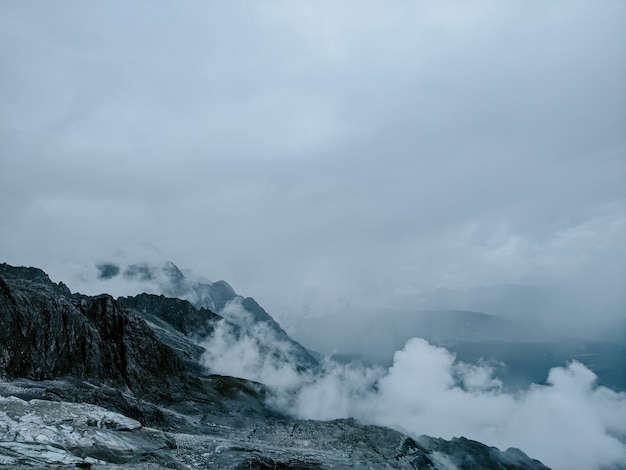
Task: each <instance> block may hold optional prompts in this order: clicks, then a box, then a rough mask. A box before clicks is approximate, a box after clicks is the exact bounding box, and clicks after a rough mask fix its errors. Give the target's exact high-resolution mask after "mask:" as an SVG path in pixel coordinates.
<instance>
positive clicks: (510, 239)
mask: <svg viewBox="0 0 626 470" xmlns="http://www.w3.org/2000/svg"><path fill="white" fill-rule="evenodd" d="M0 66H1V67H2V70H1V73H0V96H1V97H2V106H1V107H0V214H1V216H2V224H1V225H0V259H2V261H6V262H8V263H12V264H17V265H34V266H38V267H41V268H43V269H45V270H46V271H47V272H49V273H50V274H51V276H52V277H53V279H55V280H65V279H68V278H72V273H75V272H76V269H77V266H78V267H80V266H83V265H86V264H89V263H92V262H93V260H96V259H103V258H106V257H107V256H109V253H114V252H115V250H118V249H120V248H122V249H126V250H128V251H133V249H132V248H129V247H133V246H136V245H142V244H144V243H148V244H151V245H152V246H155V247H157V248H158V250H160V252H161V253H162V254H163V256H164V257H165V258H167V259H170V260H172V261H174V262H175V263H176V264H177V265H179V266H181V267H186V268H191V269H193V271H194V272H196V273H198V274H201V275H205V276H207V277H209V278H211V279H212V280H217V279H226V280H227V281H228V282H229V283H231V284H232V285H233V287H234V288H235V289H236V290H237V291H238V292H240V293H242V294H243V295H246V296H253V297H254V298H255V299H257V300H258V301H259V303H260V304H261V305H263V306H264V307H265V308H266V309H267V310H268V311H269V312H270V313H271V314H272V315H273V316H275V317H276V318H277V319H278V320H279V321H281V323H282V324H283V325H285V326H286V328H287V329H288V330H289V331H290V332H295V333H298V334H299V335H300V336H299V337H300V338H302V337H306V332H303V331H302V324H303V323H302V321H303V319H304V318H307V319H311V318H317V317H324V316H326V317H328V316H330V315H333V316H340V317H343V318H348V319H352V318H358V317H357V315H359V311H360V310H361V309H362V308H364V307H368V308H370V309H371V308H374V307H385V308H387V307H397V308H475V309H482V310H483V311H487V313H496V314H497V313H502V312H505V313H510V312H517V313H521V314H522V316H523V314H524V306H525V305H527V304H526V303H524V302H528V301H529V299H528V298H527V297H526V296H524V295H521V296H508V295H500V293H502V292H503V291H502V289H508V288H509V287H510V286H514V288H516V287H515V286H518V287H519V286H535V287H536V286H539V287H540V288H547V289H549V290H550V292H551V293H550V296H549V298H550V301H549V302H548V301H547V302H546V303H544V304H541V305H539V306H536V305H535V304H536V303H537V302H535V304H533V305H535V306H534V307H533V309H534V310H533V311H534V312H535V313H536V312H538V311H539V312H541V317H542V318H544V317H546V316H549V317H550V318H552V319H554V321H551V322H548V323H549V324H550V326H551V327H553V328H554V329H556V330H558V329H559V328H562V329H564V330H567V332H568V333H572V334H583V333H585V334H589V335H596V336H597V335H604V334H605V333H606V332H607V331H615V328H614V327H615V325H616V324H620V323H621V324H623V322H624V317H625V314H624V313H625V312H626V301H625V298H624V288H623V287H624V285H626V261H625V252H626V251H625V248H626V209H625V196H626V194H625V192H626V185H625V184H624V182H625V181H626V136H625V133H624V129H626V87H625V86H624V84H625V83H626V4H625V3H624V2H621V1H579V2H572V1H569V0H567V1H565V0H563V1H553V2H538V1H530V2H527V1H516V2H506V3H504V2H496V1H478V2H471V3H466V2H456V1H450V2H444V3H442V2H416V3H404V2H401V3H389V2H376V1H365V2H362V1H359V2H356V1H347V2H340V3H337V2H306V1H305V2H282V1H280V2H264V3H263V4H257V3H252V2H239V1H234V2H227V3H225V2H185V3H184V4H183V3H174V2H159V1H157V2H154V1H150V2H133V3H132V4H128V3H127V2H116V1H113V2H106V3H91V2H90V3H85V2H78V1H57V2H37V3H34V2H2V3H1V4H0ZM477 286H480V287H477ZM503 286H505V287H503ZM506 286H509V287H506ZM70 287H72V288H75V287H74V286H70ZM524 288H525V287H524ZM520 289H522V288H520ZM551 289H554V292H553V291H552V290H551ZM522 291H523V289H522ZM522 291H519V290H518V291H516V292H522ZM485 292H487V294H488V295H487V294H485ZM481 293H482V294H481ZM494 293H495V294H494ZM496 294H497V295H496ZM481 295H482V297H481ZM533 295H534V294H533ZM533 295H531V296H530V297H531V300H533V299H534V300H533V301H536V298H535V297H533ZM464 296H465V297H464ZM485 298H487V299H493V298H496V299H499V300H498V301H497V302H495V303H494V302H493V301H491V304H490V305H489V306H488V307H485V302H484V299H485ZM433 299H434V300H433ZM481 299H482V300H481ZM535 307H536V308H535ZM535 317H536V315H535ZM535 317H533V318H535Z"/></svg>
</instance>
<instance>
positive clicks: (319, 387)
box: [204, 329, 626, 470]
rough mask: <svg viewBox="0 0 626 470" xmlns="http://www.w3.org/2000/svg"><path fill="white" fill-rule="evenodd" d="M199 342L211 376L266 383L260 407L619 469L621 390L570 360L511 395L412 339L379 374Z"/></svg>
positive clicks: (568, 465) (622, 452) (475, 368)
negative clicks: (298, 365)
mask: <svg viewBox="0 0 626 470" xmlns="http://www.w3.org/2000/svg"><path fill="white" fill-rule="evenodd" d="M204 346H205V347H206V348H207V353H206V355H205V360H206V364H207V365H208V366H209V368H210V369H211V370H213V371H215V372H217V373H221V374H228V375H235V376H240V377H244V378H248V379H252V380H255V381H258V382H262V383H265V384H267V385H268V386H269V387H270V389H271V390H273V395H272V396H271V398H270V400H269V403H270V404H271V405H272V406H274V407H276V408H278V409H281V410H282V411H286V412H287V413H290V414H292V415H294V416H297V417H299V418H303V419H334V418H346V417H356V418H357V419H360V420H362V421H364V422H366V423H371V424H378V425H384V426H389V427H393V428H397V429H399V430H402V431H405V432H409V433H411V434H413V435H415V436H419V435H422V434H426V435H430V436H435V437H443V438H446V439H450V438H452V437H459V436H465V437H467V438H470V439H474V440H477V441H480V442H483V443H485V444H488V445H493V446H497V447H499V448H500V449H502V450H504V449H507V448H509V447H517V448H520V449H522V450H523V451H524V452H526V453H527V454H528V455H530V456H531V457H533V458H537V459H540V460H541V461H543V462H544V463H545V464H546V465H548V466H550V467H552V468H555V469H556V470H559V469H563V470H565V469H574V470H575V469H580V470H590V469H601V468H604V467H605V466H611V465H617V464H621V465H624V464H626V393H616V392H614V391H612V390H610V389H608V388H605V387H601V386H598V385H597V384H595V379H596V376H595V375H594V374H593V372H591V371H590V370H589V369H587V368H586V367H585V366H583V365H582V364H580V363H578V362H575V361H574V362H571V363H569V364H567V365H564V366H563V367H557V368H554V369H552V370H551V371H550V374H549V376H548V379H547V382H546V384H545V385H532V386H531V387H530V388H529V389H528V390H526V391H523V392H518V393H515V394H513V393H510V392H507V391H504V390H503V389H502V384H501V382H500V381H499V380H498V379H497V378H496V377H494V375H493V370H492V368H491V367H489V366H488V365H485V364H464V363H458V362H456V361H455V357H454V354H452V353H450V352H449V351H447V350H446V349H444V348H440V347H435V346H432V345H430V344H429V343H428V342H426V341H425V340H423V339H419V338H414V339H412V340H410V341H408V342H407V344H406V345H405V347H404V348H403V349H402V350H400V351H397V352H396V354H395V357H394V363H393V366H392V367H390V368H389V370H387V371H384V370H382V369H379V368H365V367H361V366H356V365H340V364H337V363H336V362H334V361H332V360H331V359H326V360H325V361H324V362H323V363H322V367H323V371H322V372H318V373H315V372H307V373H299V372H297V371H296V369H295V367H294V365H293V363H290V362H286V361H284V360H277V359H276V358H275V357H272V356H271V354H267V351H263V350H262V348H261V347H260V345H259V343H257V342H255V341H254V340H253V339H251V338H250V337H246V336H244V337H242V338H239V339H237V338H235V337H234V336H233V335H232V333H230V332H228V331H226V332H224V331H221V330H219V329H218V330H217V331H216V335H215V336H214V337H213V338H212V339H211V340H210V341H207V342H206V343H205V344H204Z"/></svg>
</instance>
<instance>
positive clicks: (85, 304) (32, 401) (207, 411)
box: [0, 264, 547, 470]
mask: <svg viewBox="0 0 626 470" xmlns="http://www.w3.org/2000/svg"><path fill="white" fill-rule="evenodd" d="M24 269H26V270H24ZM42 273H43V271H41V270H38V271H33V270H29V269H28V268H12V267H10V266H8V265H6V264H2V265H0V325H1V330H2V331H1V333H2V335H3V336H2V341H1V342H0V378H2V380H0V404H1V405H2V408H1V409H0V467H2V466H6V467H11V468H32V467H41V466H50V465H54V466H60V467H63V466H80V467H89V468H136V469H143V468H145V469H148V468H206V467H207V466H209V467H217V468H285V469H290V468H291V469H297V468H331V467H332V468H353V467H355V466H356V467H368V466H374V467H376V468H406V469H416V468H420V469H432V470H443V469H447V468H449V467H450V465H455V466H460V467H468V465H469V466H470V467H471V466H472V465H473V466H476V465H478V466H480V467H481V468H494V469H495V468H504V469H510V470H521V469H545V468H547V467H545V466H543V465H542V464H541V463H540V462H538V461H536V460H532V459H530V458H528V457H527V456H526V455H525V454H523V453H522V452H521V451H517V450H507V451H504V452H502V451H499V450H498V449H495V448H490V447H487V446H485V445H483V444H480V443H478V442H475V441H470V440H467V439H455V440H452V441H445V440H441V439H433V438H425V437H424V438H419V439H413V438H411V437H408V436H406V435H403V434H402V433H400V432H398V431H393V430H391V429H388V428H382V427H377V426H366V425H362V424H360V423H358V422H356V421H354V420H349V419H348V420H333V421H328V422H318V421H301V420H296V419H293V418H289V417H287V416H285V415H281V414H280V413H278V412H277V411H275V410H271V409H270V408H268V407H267V405H266V404H265V403H264V401H263V395H264V394H265V393H267V391H266V390H265V388H264V387H263V386H262V385H260V384H254V383H252V382H249V381H246V380H242V379H236V378H232V377H224V376H214V375H213V376H212V375H202V374H201V373H199V370H194V369H190V368H189V367H188V366H187V365H186V364H185V363H184V361H183V360H181V357H180V352H176V351H175V350H174V349H173V348H172V347H170V346H168V345H167V344H165V343H163V342H161V341H160V340H159V338H158V336H157V335H156V334H155V333H154V329H153V328H151V327H150V326H149V325H148V323H147V322H146V320H144V319H143V318H142V317H140V316H137V315H136V314H134V313H133V312H132V311H131V310H128V309H126V308H125V307H124V306H123V305H122V304H123V302H124V301H122V303H120V302H118V301H117V300H115V299H113V297H111V296H110V295H99V296H86V295H82V294H72V293H71V292H70V291H69V289H67V288H63V286H62V285H61V284H55V283H53V282H52V281H50V279H49V278H48V277H47V275H46V276H42ZM22 274H24V276H23V277H21V276H22ZM43 274H45V273H43ZM140 300H142V299H140ZM143 300H146V299H143ZM147 300H149V301H150V302H153V303H156V304H159V302H165V303H166V304H167V303H168V302H169V304H170V305H178V307H180V308H181V309H182V310H183V311H184V310H185V309H187V313H193V314H198V312H200V310H197V309H196V310H193V309H191V308H190V307H189V305H188V304H185V303H184V302H183V303H180V302H175V301H172V299H169V300H168V299H166V298H165V297H161V296H158V297H150V298H149V299H147ZM179 300H180V299H179ZM146 310H148V309H146ZM165 311H166V312H169V310H167V308H165ZM202 315H204V316H205V317H207V318H209V317H210V318H213V317H212V316H211V315H209V314H208V313H207V312H204V313H203V314H202ZM163 316H165V317H166V315H163ZM217 321H221V320H217ZM11 338H13V339H11ZM88 339H89V341H91V342H92V343H93V344H91V345H90V344H88V341H87V340H88ZM63 351H65V352H63ZM64 354H65V356H64ZM67 355H69V356H67ZM66 356H67V357H66ZM49 364H52V367H48V365H49ZM2 397H5V398H2ZM11 397H14V398H11ZM80 404H82V405H80ZM77 405H80V406H77ZM59 416H66V419H65V420H60V419H59ZM70 416H71V417H70ZM133 420H134V421H133ZM32 429H40V430H41V432H40V433H39V434H37V433H33V432H32ZM37 435H41V436H44V435H45V436H46V437H45V440H44V441H38V440H37V439H38V438H37ZM81 436H82V437H81ZM42 439H43V438H42ZM81 439H82V440H81ZM122 448H123V449H124V450H123V451H122V450H121V449H122ZM444 457H445V459H444ZM442 459H443V460H442Z"/></svg>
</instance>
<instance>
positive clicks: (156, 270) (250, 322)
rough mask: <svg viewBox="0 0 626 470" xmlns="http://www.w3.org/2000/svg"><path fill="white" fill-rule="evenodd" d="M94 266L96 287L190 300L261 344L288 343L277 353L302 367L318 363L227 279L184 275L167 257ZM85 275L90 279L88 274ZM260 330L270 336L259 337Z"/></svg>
mask: <svg viewBox="0 0 626 470" xmlns="http://www.w3.org/2000/svg"><path fill="white" fill-rule="evenodd" d="M94 267H95V270H93V271H92V272H91V283H92V285H93V286H96V287H97V288H100V289H102V288H104V289H108V288H110V290H109V292H110V293H114V294H115V293H116V292H115V291H116V290H117V291H119V292H117V293H118V294H119V293H122V292H124V293H125V294H127V295H128V296H129V297H130V296H133V295H137V294H140V293H150V294H157V295H164V296H167V297H172V298H178V299H183V300H187V301H189V302H190V303H191V304H192V305H193V306H195V307H196V308H198V309H206V310H209V311H212V312H215V313H217V314H219V315H220V316H221V317H223V318H225V319H226V320H228V321H229V322H230V323H231V324H234V325H237V327H238V329H239V330H240V331H243V332H245V334H247V335H248V336H250V337H253V338H255V339H256V341H257V342H259V343H265V345H266V346H269V347H271V345H272V344H281V345H284V344H288V347H287V348H282V349H280V350H279V349H275V351H274V352H275V353H276V354H278V355H281V354H282V355H285V350H287V351H288V355H289V357H286V358H285V359H286V360H289V361H291V362H295V363H296V364H298V366H299V368H300V369H302V370H304V369H308V368H312V367H315V366H316V365H317V361H316V360H315V359H314V358H313V357H312V356H311V355H310V354H309V352H308V351H307V350H306V349H305V348H304V347H303V346H302V345H301V344H300V343H298V342H296V341H294V340H293V339H292V338H290V337H289V335H287V333H286V332H285V331H284V330H283V329H282V328H281V327H280V325H279V324H278V323H277V322H276V321H275V320H274V319H273V318H272V317H271V316H270V315H269V314H268V313H267V312H266V311H265V310H264V309H263V308H262V307H261V306H260V305H259V304H258V303H257V302H256V301H255V300H254V299H253V298H251V297H243V296H241V295H239V294H237V293H236V292H235V291H234V289H233V288H232V287H231V286H230V285H229V284H228V283H227V282H226V281H216V282H211V281H209V280H208V279H206V278H203V277H200V276H195V275H193V273H187V275H185V274H183V272H182V271H181V270H180V269H179V268H178V267H177V266H176V265H175V264H174V263H172V262H171V261H164V260H153V261H150V262H134V263H122V262H113V261H109V262H100V263H97V264H95V266H94ZM94 275H95V279H94ZM85 277H87V278H89V275H86V276H85ZM120 286H123V287H120ZM118 287H119V288H118ZM92 289H93V287H92ZM144 300H145V299H144ZM131 308H132V307H131ZM142 308H143V307H141V308H140V309H139V310H141V309H142ZM196 333H199V332H196ZM260 333H262V334H263V336H270V338H265V337H259V335H260ZM205 336H206V335H205ZM268 339H269V341H268Z"/></svg>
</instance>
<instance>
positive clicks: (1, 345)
mask: <svg viewBox="0 0 626 470" xmlns="http://www.w3.org/2000/svg"><path fill="white" fill-rule="evenodd" d="M7 271H10V270H9V269H8V267H7V266H6V265H3V266H2V269H1V270H0V275H4V276H5V277H6V279H7V280H6V281H5V280H4V279H2V278H0V309H1V310H2V316H1V317H0V377H2V378H3V379H5V380H6V379H9V380H10V379H14V378H29V379H33V380H45V379H52V378H57V377H64V376H70V377H74V378H77V379H80V380H88V381H95V382H98V383H105V384H108V385H111V386H114V387H117V388H122V389H126V388H127V389H129V390H131V391H133V392H135V393H139V394H143V395H150V396H156V397H160V398H165V397H166V396H167V391H168V390H170V389H171V386H172V385H173V384H174V382H180V381H183V382H185V381H188V380H189V377H188V376H187V375H186V374H185V367H184V365H183V363H182V361H181V360H180V359H179V357H178V356H177V355H176V354H175V353H174V351H173V350H172V349H171V348H168V347H167V346H165V345H164V344H163V343H161V342H160V341H158V340H157V338H156V337H155V335H154V334H153V332H152V330H151V329H150V327H148V325H147V324H146V323H145V321H143V320H142V319H140V318H138V317H136V316H131V315H129V313H128V312H127V311H126V310H124V309H122V308H121V307H120V306H119V305H118V304H117V302H116V301H115V300H114V299H113V298H112V297H110V296H108V295H100V296H97V297H86V296H79V295H71V293H70V292H69V290H67V289H66V288H64V286H63V285H60V284H54V283H52V281H50V279H49V278H48V276H47V275H46V274H45V273H43V271H39V270H37V271H35V270H33V269H32V268H29V269H26V270H25V269H20V268H18V269H17V270H15V271H13V272H12V273H11V274H10V275H9V276H6V275H7ZM22 273H24V277H25V278H21V276H22ZM9 283H10V287H9Z"/></svg>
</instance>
